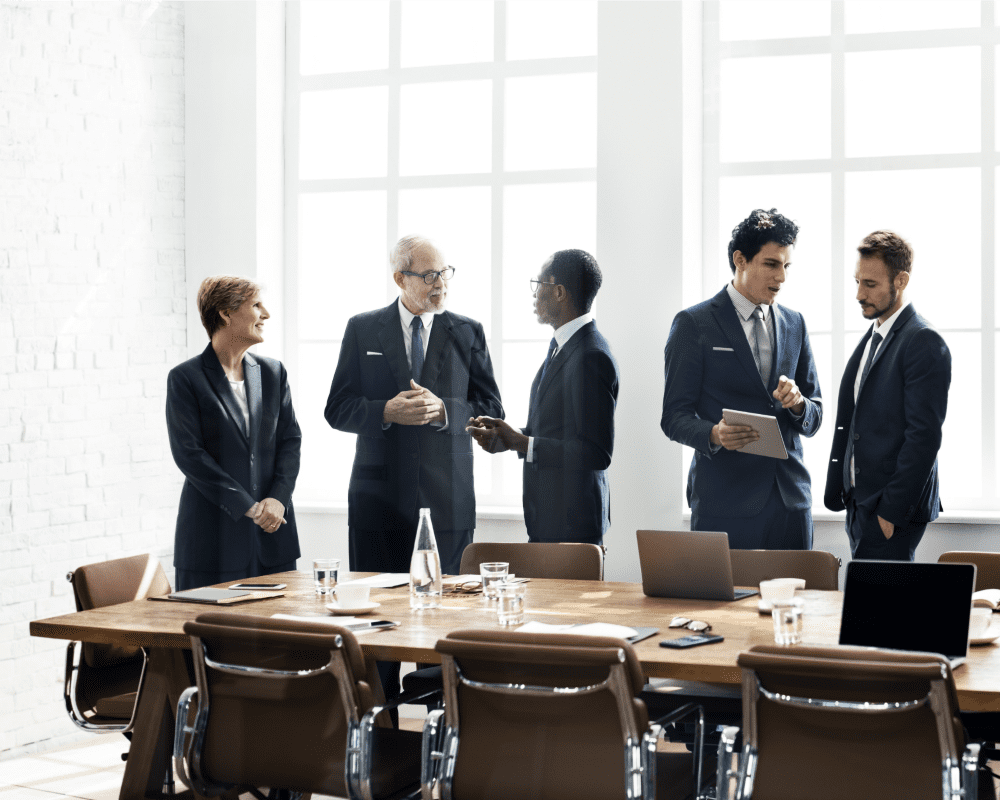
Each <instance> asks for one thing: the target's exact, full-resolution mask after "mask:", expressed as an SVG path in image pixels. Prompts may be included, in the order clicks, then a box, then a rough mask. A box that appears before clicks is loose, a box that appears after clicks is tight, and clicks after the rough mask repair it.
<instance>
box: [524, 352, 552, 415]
mask: <svg viewBox="0 0 1000 800" xmlns="http://www.w3.org/2000/svg"><path fill="white" fill-rule="evenodd" d="M558 347H559V344H558V342H556V337H555V336H553V337H552V341H551V342H549V354H548V355H547V356H545V361H544V362H542V374H541V375H539V376H538V383H536V384H535V388H534V391H532V393H531V397H530V398H528V413H529V414H530V413H531V410H532V409H533V408H534V407H535V398H536V397H537V396H538V390H539V389H540V388H541V387H542V381H543V380H545V371H546V370H547V369H548V368H549V363H550V362H551V361H552V356H554V355H555V354H556V348H558Z"/></svg>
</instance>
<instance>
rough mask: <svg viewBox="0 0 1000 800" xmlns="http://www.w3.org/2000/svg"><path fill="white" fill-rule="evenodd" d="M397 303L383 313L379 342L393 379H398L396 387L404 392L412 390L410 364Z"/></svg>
mask: <svg viewBox="0 0 1000 800" xmlns="http://www.w3.org/2000/svg"><path fill="white" fill-rule="evenodd" d="M396 302H398V301H396ZM396 302H393V303H392V304H391V305H390V306H389V307H388V308H386V309H383V311H382V327H381V329H380V330H379V334H378V340H379V342H380V343H381V344H382V355H384V356H385V358H386V360H387V361H388V362H389V369H390V370H392V377H393V378H395V379H396V387H397V389H398V390H399V391H401V392H403V391H406V390H407V389H409V388H410V364H409V362H408V361H407V360H406V343H405V342H404V341H403V324H402V322H400V320H399V306H397V305H396Z"/></svg>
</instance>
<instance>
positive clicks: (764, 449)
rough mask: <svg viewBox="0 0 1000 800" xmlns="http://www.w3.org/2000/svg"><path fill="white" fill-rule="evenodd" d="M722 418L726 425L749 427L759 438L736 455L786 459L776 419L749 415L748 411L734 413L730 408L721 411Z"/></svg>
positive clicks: (763, 415) (767, 416)
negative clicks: (746, 454)
mask: <svg viewBox="0 0 1000 800" xmlns="http://www.w3.org/2000/svg"><path fill="white" fill-rule="evenodd" d="M722 418H723V419H724V420H725V421H726V424H727V425H749V426H750V427H751V428H753V429H754V430H755V431H756V432H757V435H758V436H760V438H759V439H758V440H757V441H756V442H751V443H750V444H748V445H744V446H743V447H741V448H740V449H739V450H737V451H736V452H737V453H751V454H753V455H755V456H767V457H768V458H788V451H787V450H785V443H784V442H783V441H782V439H781V429H780V428H779V427H778V419H777V417H772V416H770V415H769V414H751V413H750V412H749V411H734V410H733V409H731V408H724V409H722Z"/></svg>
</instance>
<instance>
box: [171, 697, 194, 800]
mask: <svg viewBox="0 0 1000 800" xmlns="http://www.w3.org/2000/svg"><path fill="white" fill-rule="evenodd" d="M197 693H198V687H197V686H189V687H188V688H187V689H185V690H184V692H183V693H182V694H181V696H180V699H179V700H178V701H177V719H176V721H175V723H174V772H176V773H177V775H178V776H179V777H180V779H181V781H183V783H184V785H185V786H187V787H188V788H189V789H191V790H192V791H194V790H195V787H194V786H193V785H192V783H191V778H190V776H189V775H188V771H187V766H186V755H187V753H188V751H189V749H190V746H191V744H190V743H191V741H192V737H193V736H194V733H195V730H196V728H197V727H198V721H197V719H196V720H195V724H194V725H190V724H188V720H189V719H190V714H189V709H190V707H191V698H193V697H194V696H195V695H196V694H197Z"/></svg>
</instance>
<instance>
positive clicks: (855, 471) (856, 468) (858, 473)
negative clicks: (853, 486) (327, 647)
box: [254, 467, 861, 488]
mask: <svg viewBox="0 0 1000 800" xmlns="http://www.w3.org/2000/svg"><path fill="white" fill-rule="evenodd" d="M854 474H855V475H860V474H861V470H860V469H859V468H858V467H855V468H854ZM254 488H256V487H254Z"/></svg>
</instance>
